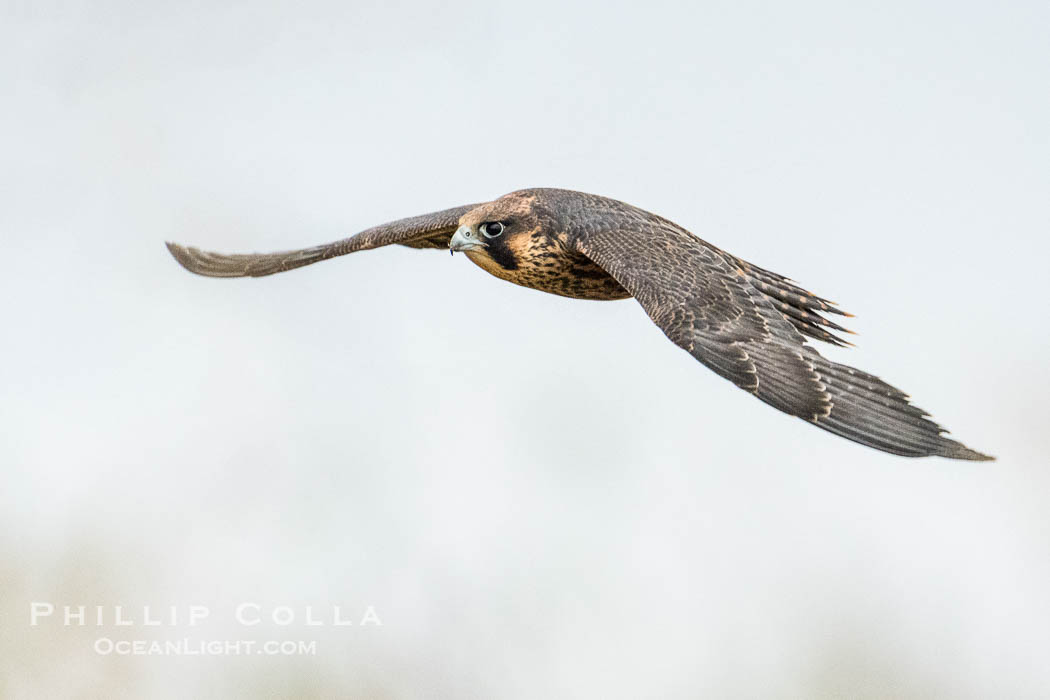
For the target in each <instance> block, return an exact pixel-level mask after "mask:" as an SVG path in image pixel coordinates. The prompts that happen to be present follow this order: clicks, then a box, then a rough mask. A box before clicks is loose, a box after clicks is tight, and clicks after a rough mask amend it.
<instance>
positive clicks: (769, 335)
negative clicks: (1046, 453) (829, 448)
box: [574, 205, 993, 460]
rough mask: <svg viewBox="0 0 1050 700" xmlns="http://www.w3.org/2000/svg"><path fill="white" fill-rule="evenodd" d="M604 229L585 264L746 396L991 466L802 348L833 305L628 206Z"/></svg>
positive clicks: (906, 449) (829, 426) (898, 398)
mask: <svg viewBox="0 0 1050 700" xmlns="http://www.w3.org/2000/svg"><path fill="white" fill-rule="evenodd" d="M598 217H599V221H598V222H592V223H589V225H586V226H583V227H581V229H580V230H579V233H578V235H576V236H575V237H574V245H575V246H576V248H577V249H578V250H579V252H580V253H582V254H583V255H585V256H587V257H588V258H589V259H590V260H592V261H593V262H594V263H596V264H597V265H599V266H601V267H602V268H603V269H604V270H606V271H607V272H608V273H609V274H610V275H612V276H613V277H614V278H615V279H616V281H617V282H619V283H620V284H621V285H623V286H624V287H625V288H626V289H627V290H628V291H629V292H630V293H631V294H632V295H633V296H634V297H635V298H636V299H637V300H638V301H639V303H641V305H642V307H643V308H644V309H645V310H646V312H647V313H648V314H649V317H650V318H652V320H653V322H654V323H656V325H657V326H659V327H660V329H661V330H663V332H664V333H665V334H666V335H667V337H668V338H670V339H671V340H672V341H674V343H675V344H677V345H678V346H679V347H681V348H683V349H685V350H686V351H687V352H689V353H690V354H691V355H692V356H693V357H695V358H696V359H697V360H699V361H700V362H702V363H704V364H705V365H707V366H708V367H710V368H711V369H712V370H714V371H715V372H717V373H718V374H720V375H721V376H723V377H725V378H726V379H728V380H730V381H731V382H733V383H734V384H736V385H737V386H738V387H740V388H741V389H744V390H745V391H748V392H750V393H752V394H754V395H755V396H757V397H758V398H760V399H761V400H762V401H765V402H766V403H768V404H769V405H771V406H773V407H774V408H777V409H779V410H781V411H783V412H785V413H788V414H790V415H792V416H797V417H799V418H802V419H804V420H807V421H809V422H811V423H813V424H815V425H816V426H818V427H820V428H823V429H824V430H827V431H830V432H832V433H834V434H836V435H840V436H842V437H844V438H847V439H849V440H853V441H854V442H859V443H861V444H862V445H867V446H869V447H874V448H875V449H878V450H882V451H884V452H890V453H893V454H898V455H904V456H908V457H921V456H929V455H938V456H941V457H950V458H953V459H969V460H988V459H993V458H992V457H989V456H987V455H983V454H981V453H979V452H976V451H974V450H971V449H970V448H968V447H966V446H965V445H963V444H961V443H959V442H956V441H955V440H951V439H949V438H947V437H944V435H943V433H945V432H946V431H945V430H944V429H943V428H941V427H940V426H939V425H937V424H936V423H934V422H933V421H932V420H930V419H929V418H928V417H927V416H928V415H929V414H927V413H926V412H925V411H923V410H922V409H920V408H917V407H915V406H912V405H911V404H910V403H909V401H908V396H907V395H906V394H904V393H903V392H902V391H900V390H898V389H896V388H894V387H892V386H890V385H889V384H887V383H886V382H884V381H882V380H881V379H879V378H878V377H874V376H872V375H870V374H867V373H865V372H861V371H860V370H857V369H854V368H852V367H847V366H845V365H840V364H836V363H834V362H831V361H830V360H827V359H826V358H824V357H822V356H821V355H820V354H819V353H817V351H816V350H814V349H813V348H812V347H809V346H807V345H805V338H804V337H803V336H802V335H801V334H800V331H802V332H806V333H807V335H813V336H814V337H820V335H819V334H820V333H823V332H824V331H823V329H822V328H818V327H817V326H818V325H827V324H828V323H830V322H828V321H827V320H826V319H823V318H822V317H820V316H819V315H818V314H817V313H816V312H818V311H824V312H827V311H833V309H831V308H830V306H829V304H830V303H829V302H827V301H825V300H823V299H820V298H818V297H815V296H813V295H811V294H809V293H808V292H805V291H804V290H802V289H801V288H798V287H796V286H794V285H792V284H790V283H789V282H788V281H787V280H786V279H785V278H783V277H781V276H779V275H775V274H774V273H769V272H767V271H765V270H762V269H761V268H757V267H754V266H751V265H748V264H747V263H744V262H742V261H740V260H737V259H736V258H734V257H733V256H731V255H729V254H727V253H724V252H723V251H721V250H719V249H718V248H716V247H714V246H712V245H710V244H708V243H706V242H704V241H702V240H700V239H699V238H697V237H696V236H694V235H692V234H691V233H689V232H688V231H685V230H684V229H682V228H680V227H678V226H676V225H675V224H673V223H672V222H670V221H667V220H665V219H661V218H660V217H656V216H654V215H651V214H648V212H643V211H642V210H639V209H635V208H634V207H628V206H627V205H622V207H615V208H612V209H606V210H604V211H602V212H600V213H599V214H598ZM781 306H784V307H785V308H783V309H781V308H780V307H781ZM803 314H804V316H803ZM814 319H819V321H815V320H814ZM800 322H804V324H805V325H803V324H800ZM833 327H834V326H833ZM810 331H812V332H810Z"/></svg>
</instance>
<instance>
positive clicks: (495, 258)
mask: <svg viewBox="0 0 1050 700" xmlns="http://www.w3.org/2000/svg"><path fill="white" fill-rule="evenodd" d="M394 243H396V244H398V245H404V246H408V247H410V248H438V249H442V250H444V249H448V250H451V251H452V252H463V253H465V254H466V256H467V257H468V258H470V260H471V261H472V262H474V263H475V264H477V265H479V266H480V267H482V268H483V269H484V270H485V271H486V272H489V273H491V274H493V275H495V276H496V277H499V278H500V279H503V280H506V281H508V282H513V283H514V284H519V285H521V286H523V287H531V288H533V289H538V290H540V291H544V292H550V293H551V294H559V295H561V296H566V297H573V298H576V299H627V298H629V297H634V298H635V299H637V300H638V303H639V304H641V305H642V308H643V309H645V312H646V313H647V314H649V318H651V319H652V321H653V323H655V324H656V325H657V326H659V327H660V330H662V331H663V332H664V333H665V334H666V335H667V337H668V338H670V339H671V341H672V342H673V343H674V344H675V345H677V346H679V347H680V348H682V349H683V350H685V351H686V352H688V353H689V354H690V355H692V356H693V357H695V358H696V359H697V360H699V361H700V362H702V363H703V364H705V365H707V367H709V368H710V369H711V370H713V371H714V372H716V373H718V374H719V375H721V376H722V377H724V378H726V379H728V380H729V381H731V382H733V383H734V384H736V385H737V386H738V387H740V388H741V389H743V390H744V391H747V392H750V393H752V394H754V395H755V396H757V397H758V398H759V399H761V400H762V401H764V402H766V403H767V404H769V405H770V406H772V407H773V408H776V409H778V410H780V411H783V412H784V413H787V414H789V415H792V416H796V417H798V418H801V419H803V420H805V421H808V422H809V423H812V424H813V425H815V426H817V427H818V428H823V429H824V430H827V431H828V432H831V433H834V434H836V435H839V436H841V437H844V438H846V439H847V440H853V441H854V442H859V443H860V444H862V445H867V446H869V447H874V448H875V449H877V450H882V451H883V452H890V453H892V454H896V455H904V456H906V457H925V456H930V455H936V456H939V457H948V458H951V459H968V460H989V459H993V458H992V457H989V456H988V455H984V454H981V453H980V452H977V451H975V450H971V449H970V448H968V447H966V446H965V445H963V444H962V443H960V442H957V441H955V440H952V439H950V438H947V437H945V435H944V433H945V432H946V431H945V430H944V429H943V428H941V427H940V426H939V425H937V424H936V423H934V422H933V421H932V420H930V419H929V417H928V416H929V414H927V413H926V412H925V411H923V410H922V409H920V408H918V407H916V406H913V405H911V403H910V402H909V400H908V395H907V394H905V393H904V392H902V391H900V390H899V389H896V388H894V387H892V386H890V385H889V384H887V383H886V382H884V381H882V380H881V379H879V378H878V377H874V376H872V375H870V374H867V373H865V372H862V371H860V370H858V369H853V368H852V367H847V366H845V365H840V364H837V363H835V362H831V361H830V360H827V359H825V358H824V357H822V356H821V355H820V354H819V353H817V351H816V350H815V349H814V348H812V347H810V346H809V345H807V344H806V338H807V337H809V338H815V339H817V340H821V341H824V342H826V343H830V344H832V345H848V343H846V341H844V340H842V339H841V338H839V337H838V336H836V335H835V334H834V333H833V331H840V332H847V333H848V332H849V331H846V329H844V328H842V327H841V326H839V325H837V324H836V323H835V322H833V321H831V320H829V319H827V318H825V317H824V315H822V314H825V315H826V314H839V315H842V316H849V315H850V314H847V313H845V312H843V311H840V310H839V309H837V308H836V307H835V305H834V304H833V303H832V302H829V301H828V300H826V299H821V298H820V297H818V296H816V295H814V294H812V293H810V292H807V291H806V290H804V289H802V288H801V287H798V286H796V285H795V284H794V283H793V282H792V281H791V280H789V279H787V278H786V277H783V276H781V275H778V274H777V273H775V272H770V271H769V270H765V269H762V268H761V267H758V266H757V265H752V264H751V263H748V262H745V261H743V260H741V259H740V258H737V257H735V256H733V255H730V254H729V253H727V252H725V251H723V250H719V249H718V248H716V247H715V246H713V245H711V244H710V243H707V242H706V241H703V240H701V239H699V238H697V237H696V236H694V235H693V234H691V233H690V232H689V231H686V230H685V229H684V228H682V227H681V226H679V225H677V224H675V223H673V222H671V221H668V220H667V219H664V218H662V217H659V216H657V215H655V214H650V213H649V212H647V211H644V210H642V209H638V208H637V207H633V206H631V205H629V204H625V203H623V202H618V201H616V200H614V199H608V198H606V197H599V196H597V195H593V194H585V193H582V192H573V191H570V190H557V189H530V190H520V191H518V192H512V193H510V194H508V195H504V196H503V197H500V198H499V199H497V200H495V201H492V202H487V203H483V204H468V205H465V206H461V207H456V208H454V209H446V210H444V211H439V212H434V213H432V214H424V215H423V216H416V217H412V218H409V219H401V220H399V221H394V222H392V223H389V224H383V225H381V226H376V227H374V228H370V229H368V230H366V231H362V232H361V233H358V234H357V235H355V236H351V237H350V238H346V239H343V240H341V241H336V242H334V243H328V244H325V245H319V246H315V247H313V248H303V249H302V250H292V251H286V252H280V253H266V254H256V253H252V254H247V255H223V254H219V253H210V252H207V251H203V250H198V249H197V248H189V247H183V246H180V245H176V244H174V243H168V250H170V251H171V254H172V255H174V256H175V259H176V260H178V261H179V263H181V264H182V266H183V267H185V268H186V269H187V270H189V271H190V272H195V273H197V274H199V275H206V276H208V277H261V276H263V275H272V274H273V273H275V272H284V271H285V270H292V269H294V268H297V267H302V266H304V265H311V264H313V263H315V262H320V261H321V260H327V259H328V258H334V257H336V256H338V255H346V254H347V253H354V252H357V251H359V250H369V249H371V248H379V247H381V246H386V245H391V244H394Z"/></svg>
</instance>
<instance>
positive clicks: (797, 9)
mask: <svg viewBox="0 0 1050 700" xmlns="http://www.w3.org/2000/svg"><path fill="white" fill-rule="evenodd" d="M0 7H2V8H3V10H2V15H0V20H2V21H0V104H2V105H3V107H2V109H0V152H2V166H0V240H2V251H3V255H4V260H5V262H6V264H5V265H4V271H3V274H2V275H0V296H2V298H3V299H4V304H3V308H4V314H3V327H4V331H3V335H4V338H5V342H4V350H3V355H2V356H3V358H4V361H3V362H2V363H0V386H2V387H3V389H2V391H3V395H4V397H5V400H4V401H2V402H0V423H2V425H3V428H2V431H0V462H2V465H3V476H4V478H3V487H2V489H0V603H2V605H0V657H2V658H4V659H5V662H4V664H3V670H2V671H0V695H2V696H3V697H10V698H21V697H26V698H29V697H34V698H35V697H61V696H65V695H70V694H72V693H73V692H74V690H76V691H77V692H79V693H81V695H80V696H82V697H94V696H102V695H105V696H108V697H119V696H134V697H160V698H164V697H171V698H182V697H191V696H192V697H274V698H292V697H297V698H299V697H311V696H317V697H330V696H333V695H341V696H349V697H377V698H413V697H423V696H426V697H448V698H464V697H477V698H497V697H498V698H537V697H574V698H594V697H607V698H612V697H622V698H637V697H661V698H675V697H681V698H690V697H726V698H728V697H741V698H743V697H763V698H817V697H821V698H824V697H826V698H831V697H850V698H886V697H896V698H909V697H914V698H930V697H945V698H947V697H952V698H987V697H1010V698H1038V697H1047V696H1050V666H1048V664H1047V659H1048V658H1050V597H1048V594H1047V591H1050V516H1048V513H1050V469H1048V467H1047V464H1046V462H1047V460H1046V454H1047V452H1048V451H1050V436H1048V432H1047V427H1046V421H1047V415H1048V411H1047V394H1048V389H1050V369H1048V366H1047V365H1048V363H1047V351H1048V349H1050V332H1048V330H1047V324H1046V308H1045V307H1046V298H1047V289H1046V282H1045V280H1046V276H1047V273H1046V264H1047V260H1048V253H1050V246H1048V243H1047V232H1048V231H1050V203H1048V201H1050V197H1048V193H1050V138H1048V129H1047V125H1048V124H1050V43H1048V42H1047V40H1046V38H1047V35H1046V31H1047V27H1048V26H1050V5H1047V3H1045V2H1012V3H1005V4H1003V3H998V4H987V3H970V2H965V3H958V2H943V3H925V2H920V3H916V2H879V3H848V4H847V5H843V4H842V3H833V2H801V3H800V2H795V3H789V4H783V5H782V6H776V5H772V4H767V3H755V2H724V3H711V2H703V3H682V4H680V5H673V4H665V3H660V2H646V3H633V2H632V3H601V4H593V5H590V6H582V5H580V6H572V5H565V4H563V3H560V2H529V3H479V4H468V3H459V2H448V3H435V4H422V3H412V2H389V1H384V2H369V3H362V2H352V3H345V2H331V3H303V2H297V3H284V4H278V3H270V4H262V3H239V4H235V3H228V4H225V5H223V4H220V3H197V2H190V3H160V2H152V3H150V2H124V3H121V2H105V3H86V2H85V3H78V2H64V3H58V4H53V5H50V6H49V4H48V3H19V2H15V3H11V2H4V3H2V4H0ZM532 186H552V187H567V188H572V189H579V190H584V191H590V192H596V193H599V194H604V195H607V196H611V197H616V198H618V199H623V200H625V201H628V202H630V203H632V204H635V205H638V206H641V207H643V208H645V209H649V210H651V211H654V212H657V213H659V214H661V215H663V216H666V217H668V218H670V219H672V220H674V221H676V222H678V223H680V224H682V225H683V226H685V227H687V228H689V229H690V230H692V231H693V232H695V233H696V234H697V235H700V236H702V237H704V238H705V239H707V240H709V241H711V242H713V243H716V244H718V245H720V246H723V247H725V248H726V249H728V250H730V251H731V252H733V253H734V254H737V255H739V256H741V257H743V258H745V259H747V260H750V261H752V262H754V263H756V264H759V265H761V266H764V267H767V268H770V269H773V270H776V271H778V272H781V273H783V274H786V275H788V276H790V277H792V278H794V279H795V280H797V281H798V282H800V283H801V284H802V285H803V286H805V287H807V288H809V289H812V290H813V291H814V292H816V293H818V294H821V295H824V296H827V297H829V298H831V299H834V300H836V301H839V302H840V303H841V304H842V306H843V308H845V309H847V310H849V311H851V312H853V313H855V314H857V318H856V319H853V320H852V324H851V327H852V328H854V329H855V330H857V331H858V332H859V333H860V335H859V337H858V338H857V339H856V341H857V343H858V346H859V347H857V348H856V349H852V350H849V351H835V350H828V351H826V354H827V355H829V356H831V357H833V358H835V359H836V360H839V361H848V362H849V363H850V364H855V365H857V366H859V367H861V368H864V369H866V370H869V371H871V372H874V373H876V374H878V375H879V376H882V377H883V378H885V379H887V380H889V381H891V382H892V383H894V384H896V385H898V386H900V387H902V388H903V389H905V390H906V391H908V392H909V393H911V394H912V395H913V396H914V397H915V400H916V402H917V403H918V405H920V406H922V407H924V408H926V409H927V410H929V411H931V412H932V413H933V415H934V416H935V418H936V419H937V420H939V421H940V422H942V423H943V424H944V425H946V426H948V427H949V428H951V430H952V431H953V434H954V435H955V436H956V437H958V438H959V439H961V440H963V441H964V442H966V443H967V444H969V445H971V446H973V447H974V448H976V449H979V450H982V451H986V452H990V453H992V454H995V455H998V457H999V461H998V462H995V463H984V464H971V463H962V462H952V461H947V460H938V459H927V460H907V459H904V458H897V457H893V456H890V455H885V454H881V453H878V452H875V451H873V450H869V449H866V448H863V447H860V446H858V445H854V444H852V443H849V442H846V441H844V440H841V439H837V438H835V437H833V436H831V435H829V434H826V433H824V432H822V431H819V430H815V429H813V428H812V427H810V426H807V425H805V424H804V423H802V422H801V421H797V420H792V419H790V418H787V417H785V416H783V415H781V414H779V413H777V412H775V411H773V410H772V409H769V408H768V407H766V406H763V405H762V404H760V403H759V402H757V401H755V400H754V399H753V397H750V396H748V395H746V394H745V393H744V392H741V391H739V390H737V389H735V388H733V387H732V386H731V385H729V384H728V383H727V382H725V381H723V380H721V379H720V378H718V377H716V376H715V375H714V374H713V373H711V372H709V371H708V370H706V369H705V368H703V367H702V366H700V365H699V364H698V363H696V362H695V361H694V360H692V359H691V358H690V357H689V356H688V355H687V354H686V353H684V352H682V351H680V350H678V349H677V348H675V347H674V346H672V345H671V344H670V343H669V342H668V341H667V340H666V339H665V338H664V336H663V334H662V333H661V332H660V331H659V330H658V329H657V328H656V327H655V326H653V325H652V324H651V323H650V322H649V320H648V319H647V318H646V316H645V314H644V313H643V312H642V310H641V309H640V308H638V306H637V304H635V303H634V302H632V301H623V302H601V303H598V302H583V301H574V300H569V299H562V298H558V297H555V296H550V295H544V294H541V293H539V292H535V291H532V290H526V289H522V288H519V287H515V286H512V285H509V284H506V283H503V282H500V281H498V280H496V279H495V278H492V277H490V276H488V275H487V274H485V273H484V272H483V271H482V270H480V269H479V268H477V267H475V266H474V265H472V264H471V263H470V262H469V261H468V260H467V258H466V257H464V256H456V257H455V258H452V259H450V258H449V256H448V255H443V254H440V253H437V252H431V251H414V250H409V249H403V248H397V249H384V250H379V251H372V252H365V253H361V254H358V255H353V256H348V257H345V258H340V259H338V260H335V261H331V262H327V263H324V264H321V265H315V266H312V267H309V268H305V269H302V270H299V271H296V272H292V273H288V274H285V275H279V276H275V277H270V278H265V279H259V280H251V279H249V280H211V279H204V278H200V277H195V276H192V275H190V274H188V273H186V272H185V271H183V270H182V269H181V268H180V267H178V266H177V265H176V264H175V262H174V261H173V260H172V259H171V258H170V257H169V256H168V253H167V251H166V250H165V249H164V246H163V241H164V240H167V239H171V240H176V241H180V242H184V243H189V244H194V245H200V246H202V247H206V248H212V249H216V250H223V251H231V252H236V251H252V250H257V251H269V250H276V249H285V248H297V247H302V246H307V245H313V244H317V243H321V242H326V241H329V240H333V239H337V238H341V237H343V236H346V235H349V234H351V233H353V232H355V231H358V230H360V229H363V228H366V227H368V226H371V225H374V224H377V223H380V222H384V221H388V220H391V219H396V218H400V217H403V216H408V215H414V214H419V213H423V212H427V211H431V210H436V209H442V208H446V207H449V206H454V205H458V204H462V203H466V202H472V201H479V200H487V199H491V198H494V197H496V196H499V195H501V194H504V193H506V192H509V191H512V190H515V189H519V188H523V187H532ZM822 351H824V350H823V349H822ZM30 601H51V602H53V603H54V604H55V605H58V606H61V605H77V604H84V605H89V606H93V605H104V606H110V607H111V606H114V605H123V606H126V607H127V608H129V609H131V610H135V609H136V607H137V609H139V610H141V606H142V605H152V606H158V607H159V606H170V605H176V606H181V607H183V608H185V607H186V606H189V605H207V606H209V607H210V608H211V610H212V616H211V619H210V620H209V622H208V624H207V625H205V626H204V627H203V628H197V629H189V628H186V627H160V628H143V627H141V626H139V627H132V628H115V627H113V626H112V625H108V626H105V627H103V628H101V629H96V628H93V627H86V628H78V627H69V628H66V627H63V626H61V625H60V624H59V623H58V622H57V621H54V620H52V621H50V622H49V623H47V624H43V625H41V626H38V627H35V628H34V627H30V626H29V624H28V606H29V602H30ZM245 601H255V602H258V603H260V604H261V605H263V606H264V610H266V609H270V608H272V607H273V606H279V605H288V606H293V607H294V608H295V609H296V610H297V611H299V615H300V619H299V620H298V621H297V623H296V624H295V625H292V626H290V627H284V628H281V627H276V626H274V625H262V626H261V627H258V628H251V629H250V630H249V629H245V628H241V627H238V626H236V625H234V624H232V623H231V622H230V619H229V618H230V617H231V614H232V610H233V608H234V607H235V606H236V605H237V604H238V603H240V602H245ZM308 605H309V606H312V607H313V608H315V609H317V610H321V611H330V610H331V607H332V606H334V605H338V606H340V607H341V608H342V609H343V610H344V611H348V612H347V613H346V614H348V615H349V616H350V617H353V618H359V617H360V616H361V615H362V613H363V611H364V610H365V609H366V608H367V606H373V608H374V610H375V612H376V613H377V614H378V616H379V618H380V619H381V621H382V623H383V624H382V626H381V627H360V626H356V625H355V626H353V627H349V628H333V627H331V626H328V627H323V628H315V627H306V626H304V625H303V624H302V623H301V616H302V611H303V609H304V608H305V606H308ZM133 614H134V613H133ZM323 614H324V615H330V612H325V613H323ZM101 636H106V637H111V638H121V639H124V638H126V639H161V640H164V639H180V638H183V637H189V638H191V639H241V638H247V637H253V638H254V637H258V638H260V639H277V640H286V639H291V640H298V639H303V640H317V641H318V653H317V655H316V656H300V657H236V656H219V657H211V658H201V657H194V658H187V657H183V658H178V657H138V656H121V657H118V656H102V655H98V654H96V653H95V652H94V651H93V650H92V645H93V643H94V641H95V640H96V639H97V638H99V637H101Z"/></svg>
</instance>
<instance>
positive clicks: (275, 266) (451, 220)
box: [167, 204, 478, 277]
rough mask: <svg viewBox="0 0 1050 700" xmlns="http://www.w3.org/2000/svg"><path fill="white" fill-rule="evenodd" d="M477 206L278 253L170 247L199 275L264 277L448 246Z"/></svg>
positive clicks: (433, 214)
mask: <svg viewBox="0 0 1050 700" xmlns="http://www.w3.org/2000/svg"><path fill="white" fill-rule="evenodd" d="M477 206H478V205H477V204H467V205H464V206H462V207H455V208H453V209H445V210H444V211H438V212H434V213H432V214H423V215H422V216H413V217H411V218H408V219H400V220H398V221H393V222H391V223H389V224H382V225H381V226H375V227H373V228H370V229H367V230H365V231H362V232H361V233H358V234H356V235H354V236H351V237H350V238H344V239H343V240H341V241H335V242H333V243H325V244H324V245H319V246H314V247H313V248H302V249H300V250H286V251H282V252H279V253H247V254H236V255H227V254H223V253H212V252H209V251H206V250H199V249H198V248H190V247H186V246H181V245H178V244H176V243H168V244H167V246H168V250H169V251H171V254H172V255H173V256H175V259H176V260H178V261H179V263H180V264H181V265H182V266H183V267H185V268H186V269H187V270H189V271H190V272H195V273H196V274H198V275H205V276H207V277H262V276H264V275H272V274H274V273H275V272H284V271H285V270H293V269H295V268H297V267H302V266H304V265H311V264H313V263H315V262H320V261H321V260H327V259H328V258H334V257H336V256H339V255H346V254H347V253H355V252H357V251H359V250H369V249H370V248H380V247H382V246H385V245H392V244H395V243H396V244H400V245H405V246H409V247H412V248H439V247H444V248H447V247H448V240H449V238H450V237H451V236H452V234H453V233H454V232H455V230H456V227H457V226H458V225H459V218H460V217H461V216H463V215H464V214H466V213H467V212H468V211H470V210H471V209H474V208H475V207H477Z"/></svg>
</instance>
